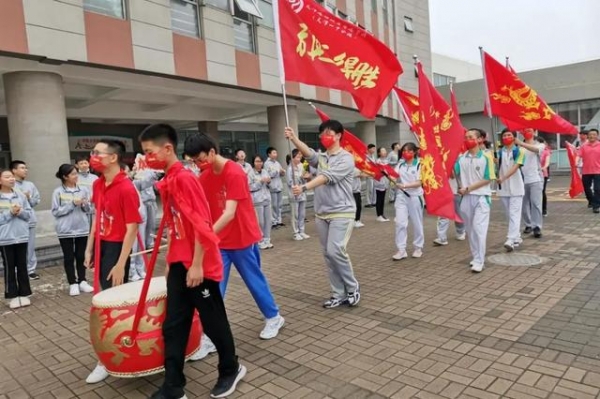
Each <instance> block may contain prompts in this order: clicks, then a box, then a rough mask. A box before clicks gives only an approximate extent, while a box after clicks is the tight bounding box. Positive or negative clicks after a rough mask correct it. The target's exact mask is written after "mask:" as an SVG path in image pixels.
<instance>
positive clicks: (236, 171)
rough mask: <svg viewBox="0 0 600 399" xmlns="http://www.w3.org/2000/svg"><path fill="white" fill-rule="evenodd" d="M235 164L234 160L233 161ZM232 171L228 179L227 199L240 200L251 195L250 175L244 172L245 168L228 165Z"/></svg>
mask: <svg viewBox="0 0 600 399" xmlns="http://www.w3.org/2000/svg"><path fill="white" fill-rule="evenodd" d="M231 164H232V165H233V162H232V163H231ZM228 166H229V169H230V170H231V171H232V173H230V174H229V176H228V178H227V180H226V183H225V184H226V185H227V186H226V188H227V195H226V197H225V200H235V201H240V200H243V199H246V198H249V197H250V188H249V187H248V176H246V173H244V170H243V169H241V168H238V167H237V166H236V165H233V166H236V167H235V168H231V165H228Z"/></svg>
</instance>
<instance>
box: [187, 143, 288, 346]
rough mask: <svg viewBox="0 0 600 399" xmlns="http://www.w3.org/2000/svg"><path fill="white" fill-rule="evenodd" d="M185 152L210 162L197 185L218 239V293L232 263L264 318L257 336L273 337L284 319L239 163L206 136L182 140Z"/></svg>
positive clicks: (197, 160)
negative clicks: (221, 152)
mask: <svg viewBox="0 0 600 399" xmlns="http://www.w3.org/2000/svg"><path fill="white" fill-rule="evenodd" d="M185 152H186V153H188V154H190V156H192V157H194V159H195V160H196V162H198V163H200V164H203V163H204V162H207V163H208V164H209V165H210V167H209V168H207V169H206V170H204V171H202V173H201V174H200V184H201V186H202V188H203V189H204V192H205V193H206V196H207V197H206V198H207V200H208V204H209V206H210V213H211V216H212V219H213V223H214V227H213V228H214V231H215V233H217V235H218V236H219V239H220V240H221V241H220V243H219V247H220V249H221V256H222V258H223V280H222V281H221V293H222V295H223V297H225V291H226V289H227V282H228V281H229V272H230V270H231V265H232V264H233V265H234V266H235V268H236V269H237V271H238V272H239V273H240V276H241V277H242V279H243V280H244V283H246V286H247V287H248V290H249V291H250V293H251V294H252V297H253V298H254V300H255V302H256V304H257V305H258V308H259V309H260V311H261V313H262V314H263V316H264V317H265V319H266V320H265V327H264V328H263V330H262V331H261V332H260V334H259V337H260V338H261V339H271V338H275V337H276V336H277V335H278V334H279V330H280V329H281V328H282V327H283V325H284V323H285V320H284V318H283V317H282V316H281V315H280V314H279V307H278V306H277V304H276V303H275V298H274V297H273V294H272V293H271V288H270V287H269V283H268V282H267V278H266V277H265V275H264V274H263V272H262V269H261V262H260V251H259V248H258V242H259V241H260V240H261V233H260V228H259V226H258V220H257V217H256V212H255V211H254V206H253V204H252V197H251V195H250V189H249V187H248V177H247V176H246V174H245V173H244V171H243V170H242V169H241V168H240V167H239V165H236V163H235V162H233V161H231V160H228V159H225V158H223V157H222V156H221V155H219V153H218V152H217V145H216V143H215V142H214V141H213V140H212V139H211V138H209V137H208V136H206V135H203V134H195V135H192V136H189V137H188V138H187V139H186V140H185ZM280 180H281V179H280ZM272 181H273V180H271V182H272Z"/></svg>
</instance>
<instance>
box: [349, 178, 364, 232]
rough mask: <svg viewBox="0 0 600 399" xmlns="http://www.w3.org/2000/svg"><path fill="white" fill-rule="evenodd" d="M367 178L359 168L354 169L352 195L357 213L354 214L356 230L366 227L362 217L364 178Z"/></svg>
mask: <svg viewBox="0 0 600 399" xmlns="http://www.w3.org/2000/svg"><path fill="white" fill-rule="evenodd" d="M363 177H367V175H365V174H364V173H363V172H361V171H360V169H358V168H354V180H352V195H353V196H354V203H355V204H356V213H355V214H354V228H357V229H358V228H361V227H364V225H365V224H364V223H363V222H361V220H360V217H361V216H362V178H363Z"/></svg>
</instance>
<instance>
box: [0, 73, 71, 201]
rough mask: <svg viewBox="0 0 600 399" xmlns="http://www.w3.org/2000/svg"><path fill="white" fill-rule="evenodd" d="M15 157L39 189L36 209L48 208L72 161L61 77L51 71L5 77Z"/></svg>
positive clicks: (11, 142) (12, 153) (10, 136)
mask: <svg viewBox="0 0 600 399" xmlns="http://www.w3.org/2000/svg"><path fill="white" fill-rule="evenodd" d="M3 78H4V91H5V97H6V110H7V117H8V130H9V140H10V150H11V156H12V159H13V160H16V159H18V160H21V161H24V162H25V163H27V166H28V168H29V175H28V180H31V181H32V182H33V183H34V184H35V185H36V186H37V188H38V190H39V191H40V195H41V198H42V201H41V203H40V205H38V207H37V210H44V209H49V208H50V206H51V203H52V199H51V196H52V192H53V191H54V189H55V188H56V187H57V186H58V185H59V184H60V183H59V181H58V179H57V178H56V177H55V173H56V171H57V170H58V167H59V166H60V165H61V164H62V163H69V162H70V154H69V137H68V131H67V114H66V109H65V95H64V91H63V81H62V77H61V76H60V75H58V74H55V73H49V72H11V73H7V74H5V75H4V76H3Z"/></svg>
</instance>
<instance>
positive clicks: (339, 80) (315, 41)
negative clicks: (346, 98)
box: [273, 0, 402, 118]
mask: <svg viewBox="0 0 600 399" xmlns="http://www.w3.org/2000/svg"><path fill="white" fill-rule="evenodd" d="M273 5H274V7H275V10H274V12H275V18H276V23H275V29H276V31H277V37H278V42H279V47H280V68H281V67H283V70H282V71H280V73H281V74H285V78H286V80H289V81H294V82H301V83H306V84H310V85H315V86H322V87H329V88H332V89H339V90H343V91H346V92H348V93H350V94H351V95H352V97H353V98H354V102H356V105H357V106H358V110H359V111H360V113H361V114H362V115H364V116H365V117H367V118H374V117H375V116H376V115H377V112H378V111H379V109H380V108H381V104H382V103H383V102H384V101H385V99H386V97H387V95H388V94H389V92H390V90H391V89H392V87H393V86H394V85H395V84H396V83H397V81H398V76H399V75H400V74H401V73H402V67H401V66H400V62H398V59H397V58H396V56H395V55H394V53H393V52H392V51H391V50H390V49H389V48H388V47H387V46H386V45H385V44H383V43H381V42H380V41H379V40H377V39H376V38H375V37H374V36H373V35H371V34H370V33H369V32H367V31H366V30H364V29H361V28H359V27H358V26H356V25H354V24H352V23H351V22H348V21H345V20H343V19H341V18H338V17H336V16H335V15H333V14H331V13H330V12H328V11H327V10H326V9H325V8H323V7H322V6H320V5H319V4H317V3H316V2H315V1H313V0H277V1H275V3H274V4H273ZM281 63H283V66H281Z"/></svg>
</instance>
